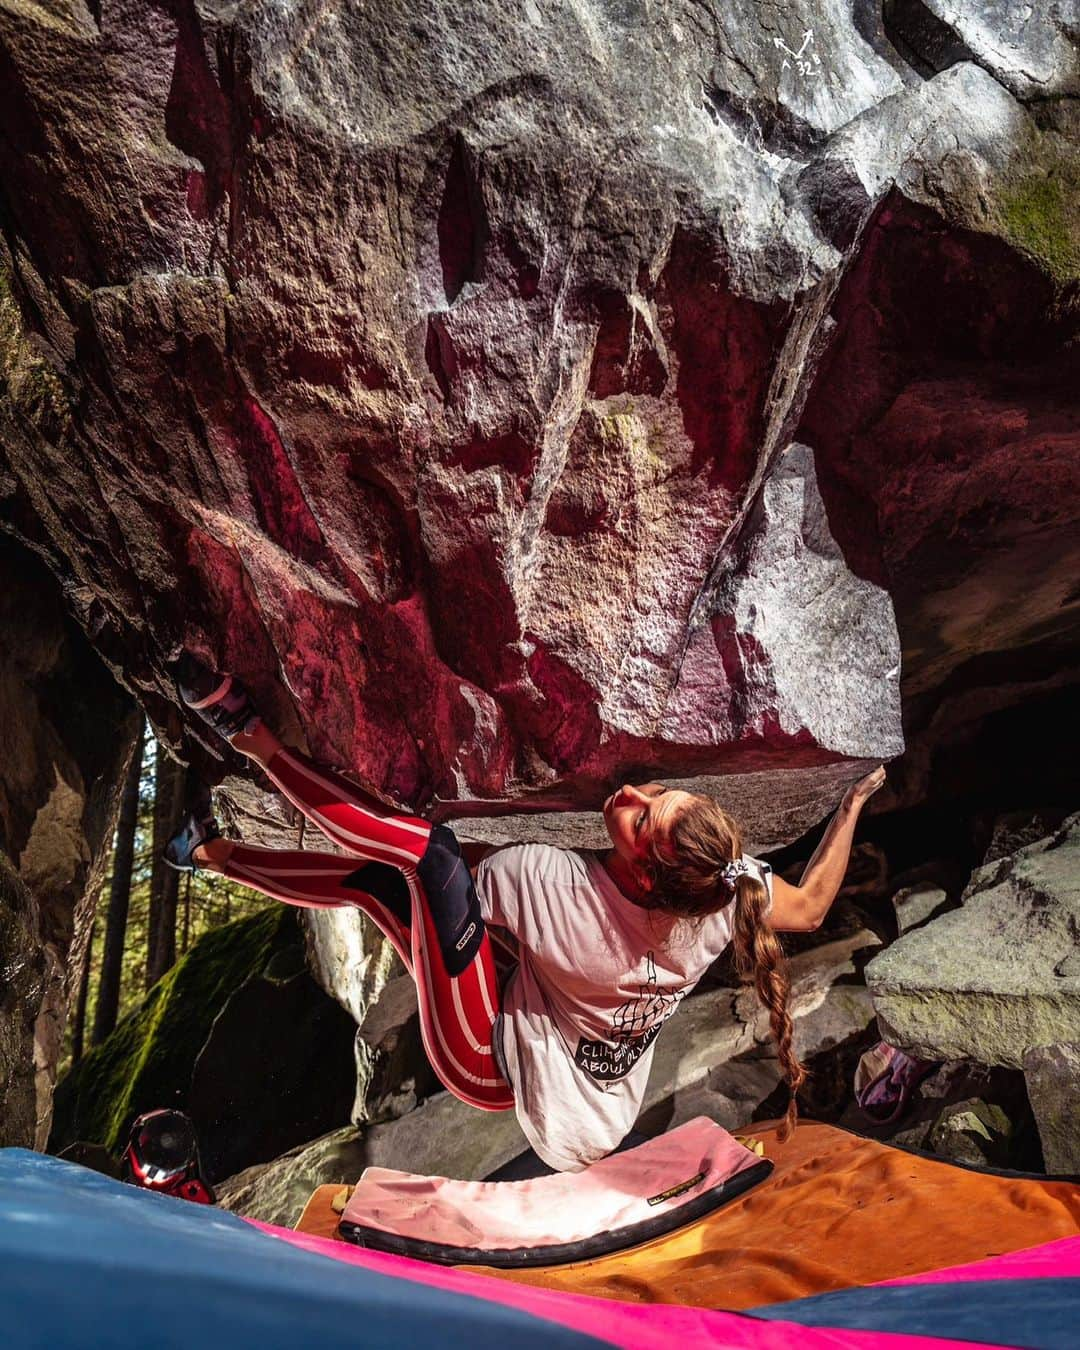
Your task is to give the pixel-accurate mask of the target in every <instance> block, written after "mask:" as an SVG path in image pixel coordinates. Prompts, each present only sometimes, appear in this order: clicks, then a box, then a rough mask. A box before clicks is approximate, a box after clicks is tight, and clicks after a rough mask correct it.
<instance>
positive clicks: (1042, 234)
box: [999, 171, 1080, 282]
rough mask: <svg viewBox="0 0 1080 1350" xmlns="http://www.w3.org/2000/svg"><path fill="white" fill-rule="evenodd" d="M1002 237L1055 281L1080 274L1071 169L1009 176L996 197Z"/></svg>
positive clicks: (1079, 229)
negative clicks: (1003, 235) (1060, 171)
mask: <svg viewBox="0 0 1080 1350" xmlns="http://www.w3.org/2000/svg"><path fill="white" fill-rule="evenodd" d="M999 213H1000V217H1001V222H1002V225H1003V227H1004V231H1005V234H1006V237H1007V238H1008V239H1009V241H1010V242H1011V243H1013V244H1015V245H1016V246H1017V247H1018V248H1021V249H1023V250H1024V251H1025V252H1026V253H1029V254H1031V255H1033V256H1034V257H1035V258H1036V259H1038V261H1039V262H1041V263H1042V264H1043V266H1044V267H1045V268H1046V270H1047V271H1048V272H1050V274H1051V275H1052V276H1054V277H1055V278H1056V279H1057V280H1058V281H1062V282H1066V281H1071V280H1073V279H1074V278H1076V277H1080V190H1078V184H1077V181H1076V177H1075V175H1074V174H1071V173H1064V172H1063V173H1054V172H1045V171H1040V172H1036V173H1030V174H1025V175H1023V176H1022V177H1018V178H1016V179H1015V180H1013V181H1012V182H1011V183H1010V185H1009V187H1008V189H1007V190H1006V191H1005V192H1003V193H1002V194H1001V197H1000V199H999Z"/></svg>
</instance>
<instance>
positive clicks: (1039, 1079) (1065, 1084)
mask: <svg viewBox="0 0 1080 1350" xmlns="http://www.w3.org/2000/svg"><path fill="white" fill-rule="evenodd" d="M1024 1081H1025V1083H1026V1084H1027V1093H1028V1100H1029V1101H1030V1102H1031V1109H1032V1111H1033V1112H1034V1113H1035V1123H1036V1125H1037V1126H1038V1129H1039V1140H1040V1142H1041V1143H1042V1150H1043V1163H1044V1164H1045V1167H1046V1170H1047V1171H1048V1172H1053V1173H1058V1174H1064V1175H1069V1176H1080V1043H1077V1042H1075V1041H1074V1042H1072V1043H1071V1044H1059V1045H1037V1046H1032V1048H1031V1049H1030V1050H1028V1052H1027V1053H1026V1054H1025V1055H1024Z"/></svg>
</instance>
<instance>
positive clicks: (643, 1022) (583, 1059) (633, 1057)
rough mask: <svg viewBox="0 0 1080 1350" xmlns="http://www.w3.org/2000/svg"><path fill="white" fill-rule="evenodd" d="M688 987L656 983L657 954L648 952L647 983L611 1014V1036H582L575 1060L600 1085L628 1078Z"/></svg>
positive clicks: (646, 962) (646, 963)
mask: <svg viewBox="0 0 1080 1350" xmlns="http://www.w3.org/2000/svg"><path fill="white" fill-rule="evenodd" d="M684 993H685V990H681V989H680V990H677V991H676V992H674V993H670V992H666V991H664V990H662V989H661V988H660V987H659V985H658V983H657V976H656V954H655V952H646V954H645V983H644V984H643V985H641V986H640V988H639V990H638V995H637V997H636V998H632V999H627V1000H626V1002H625V1003H621V1004H620V1005H619V1007H617V1008H616V1009H615V1011H614V1013H612V1016H611V1035H610V1037H609V1038H608V1040H606V1041H594V1040H586V1039H585V1038H584V1037H582V1038H581V1039H580V1040H579V1041H578V1044H577V1049H576V1050H575V1051H574V1063H575V1064H576V1065H577V1066H578V1068H579V1069H584V1070H585V1072H586V1073H587V1074H589V1075H590V1077H592V1078H594V1079H595V1080H596V1082H598V1083H599V1084H601V1086H602V1085H603V1084H604V1083H614V1082H618V1080H619V1079H620V1078H625V1077H626V1075H627V1074H628V1073H629V1072H630V1070H631V1069H632V1068H633V1067H634V1065H635V1064H636V1063H637V1062H638V1060H639V1059H640V1058H641V1056H642V1055H643V1054H644V1053H645V1051H646V1050H647V1049H648V1048H649V1046H650V1045H651V1044H652V1043H653V1041H654V1040H655V1039H656V1036H657V1035H658V1033H659V1031H660V1028H661V1027H662V1026H663V1025H664V1023H665V1022H666V1021H667V1019H668V1018H669V1017H670V1016H671V1014H672V1013H673V1012H674V1011H675V1009H676V1008H677V1007H678V1006H679V1004H680V1002H681V1001H682V997H683V994H684Z"/></svg>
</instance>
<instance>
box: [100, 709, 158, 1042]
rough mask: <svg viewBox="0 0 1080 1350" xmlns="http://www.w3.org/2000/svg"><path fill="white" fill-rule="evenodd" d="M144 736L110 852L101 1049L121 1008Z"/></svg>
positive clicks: (139, 738) (128, 778) (127, 781)
mask: <svg viewBox="0 0 1080 1350" xmlns="http://www.w3.org/2000/svg"><path fill="white" fill-rule="evenodd" d="M145 734H146V725H145V722H144V723H143V725H142V726H141V727H140V729H139V734H138V735H137V736H136V737H135V749H134V751H133V752H132V756H131V763H130V764H129V765H128V771H127V776H126V778H125V779H124V790H123V795H122V797H121V799H120V819H119V821H118V822H117V826H116V844H115V846H114V849H113V869H112V885H111V887H110V888H109V913H108V916H107V918H106V920H105V947H104V951H103V952H102V957H101V980H100V982H99V984H98V996H97V1008H96V1009H95V1012H94V1032H93V1036H92V1037H91V1041H92V1043H93V1044H94V1045H100V1044H101V1042H102V1041H103V1040H104V1039H105V1037H106V1036H108V1034H109V1032H110V1031H112V1029H113V1027H114V1026H116V1014H117V1010H118V1009H119V1007H120V972H121V968H122V966H123V960H124V938H125V936H126V934H127V918H128V904H129V903H130V900H131V869H132V864H133V862H134V860H135V826H136V824H137V823H138V819H139V779H140V777H141V775H142V752H143V738H144V736H145Z"/></svg>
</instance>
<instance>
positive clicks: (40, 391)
mask: <svg viewBox="0 0 1080 1350" xmlns="http://www.w3.org/2000/svg"><path fill="white" fill-rule="evenodd" d="M0 399H4V400H7V401H9V402H10V404H11V407H12V410H13V411H14V412H16V413H18V414H19V415H20V416H22V417H25V418H27V419H29V420H30V421H31V422H33V423H34V424H35V425H36V426H38V427H39V428H40V429H41V430H42V431H43V432H45V434H46V435H49V436H56V435H57V434H58V433H60V432H61V431H63V430H66V428H67V427H68V425H69V424H70V421H71V405H70V402H69V400H68V396H67V391H66V390H65V389H64V386H63V384H62V383H61V381H60V379H59V377H58V376H57V374H56V372H55V371H54V370H53V369H52V367H51V366H50V365H49V364H48V362H47V361H46V360H45V359H44V357H42V356H41V355H40V353H38V352H37V351H35V350H34V347H33V345H32V343H31V342H30V341H29V340H28V338H27V336H26V330H25V328H24V326H23V321H22V315H21V314H20V313H19V306H18V304H17V303H16V300H15V296H14V293H13V291H12V289H11V278H10V276H9V275H8V273H7V272H6V271H5V269H4V268H0Z"/></svg>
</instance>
